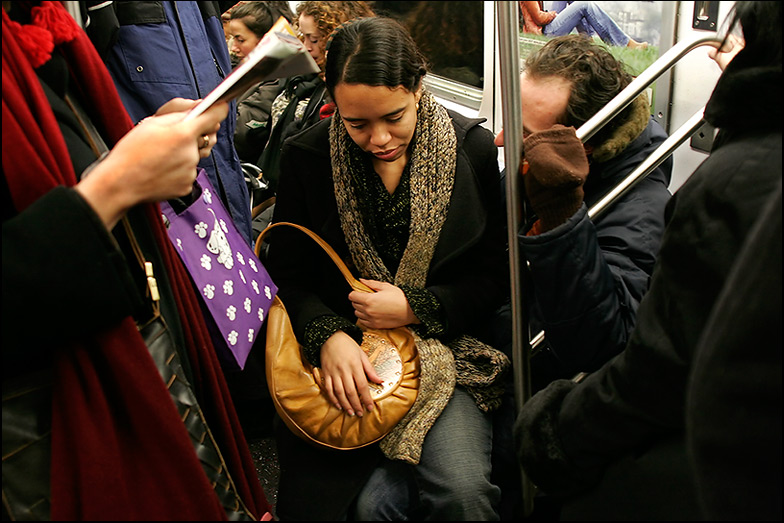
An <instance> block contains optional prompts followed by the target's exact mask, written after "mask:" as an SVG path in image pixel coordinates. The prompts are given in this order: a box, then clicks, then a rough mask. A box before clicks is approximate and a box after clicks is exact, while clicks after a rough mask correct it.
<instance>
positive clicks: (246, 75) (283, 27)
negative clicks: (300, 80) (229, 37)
mask: <svg viewBox="0 0 784 523" xmlns="http://www.w3.org/2000/svg"><path fill="white" fill-rule="evenodd" d="M318 71H319V67H318V65H317V64H316V62H315V60H313V57H312V56H310V53H308V50H307V49H305V46H304V45H303V44H302V42H300V40H299V38H297V37H296V36H295V35H294V31H293V30H292V28H291V25H290V24H289V23H288V21H287V20H286V19H285V18H283V17H280V18H279V19H278V21H277V22H275V25H273V26H272V28H271V29H270V30H269V32H267V34H266V35H264V38H262V39H261V40H260V41H259V43H258V44H257V45H256V47H255V48H254V49H253V51H251V52H250V53H249V54H248V56H247V57H245V59H244V60H243V61H242V62H240V64H239V65H238V66H237V67H235V68H234V70H233V71H232V72H231V73H230V74H229V75H228V76H227V77H226V78H225V79H224V80H223V81H222V82H221V83H220V84H219V85H218V86H217V87H216V88H215V89H213V90H212V91H211V92H210V94H208V95H207V96H205V97H204V99H203V100H202V101H201V102H199V103H198V104H197V105H196V106H195V107H194V108H193V109H191V111H190V112H189V113H188V115H187V116H186V117H185V119H186V120H190V119H192V118H195V117H197V116H198V115H200V114H201V113H203V112H204V111H206V110H207V109H208V108H209V107H211V106H212V105H213V104H215V103H218V102H222V101H226V100H233V99H234V98H237V97H238V96H239V95H241V94H242V93H244V92H245V91H246V90H247V89H249V88H250V87H251V86H252V85H254V84H257V83H259V82H265V81H267V80H272V79H275V78H287V77H289V76H294V75H298V74H309V73H317V72H318Z"/></svg>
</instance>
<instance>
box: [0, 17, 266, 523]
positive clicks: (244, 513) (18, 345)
mask: <svg viewBox="0 0 784 523" xmlns="http://www.w3.org/2000/svg"><path fill="white" fill-rule="evenodd" d="M31 4H33V3H32V2H4V3H3V12H2V17H3V22H2V23H3V30H2V40H3V61H2V64H3V141H2V147H3V154H2V162H3V185H2V187H3V189H2V201H3V208H2V212H3V309H2V310H3V329H2V330H3V344H2V347H3V349H2V350H3V451H4V456H3V508H4V513H3V520H6V519H9V518H10V517H11V516H12V515H13V517H14V518H19V519H23V518H31V519H38V520H45V519H52V520H61V521H68V520H85V519H88V520H98V521H106V520H156V521H162V520H174V519H181V520H196V519H209V520H219V519H226V518H227V517H231V518H238V519H256V520H258V519H259V518H260V517H262V515H263V514H264V513H265V512H267V511H269V510H270V507H269V504H268V503H267V500H266V499H265V497H264V493H263V491H262V489H261V485H260V484H259V481H258V477H257V476H256V470H255V467H254V466H253V461H252V459H251V455H250V451H249V450H248V447H247V444H246V442H245V440H244V438H243V436H242V433H241V431H240V429H239V426H238V422H237V418H236V413H235V411H234V407H233V405H232V402H231V399H230V398H229V397H228V393H227V390H226V383H225V381H224V377H223V373H222V372H221V369H220V365H219V363H218V360H217V356H216V354H215V351H214V349H213V346H212V342H211V341H210V337H209V332H208V330H207V326H206V324H205V323H204V319H203V316H202V313H201V310H200V308H199V302H198V299H199V298H198V296H197V295H196V294H195V293H194V291H193V286H192V284H191V282H190V279H189V275H188V273H187V271H186V269H185V267H184V266H183V265H182V263H181V262H180V259H179V256H178V255H177V253H176V251H175V250H174V247H173V246H172V244H171V242H170V241H169V238H168V237H167V234H166V229H165V228H164V226H163V223H162V221H161V211H160V209H159V207H158V205H157V204H156V202H158V201H161V200H164V199H168V198H175V197H179V196H182V195H184V194H187V193H189V192H190V191H191V188H192V185H193V181H194V179H195V178H196V173H197V170H196V166H197V163H198V161H199V159H200V158H206V157H207V156H209V155H210V154H211V152H212V147H213V145H214V144H215V138H216V134H217V131H218V128H219V127H220V122H221V121H222V120H223V119H224V118H225V117H226V114H227V113H228V110H229V108H228V105H227V104H218V105H216V106H215V107H213V108H211V109H210V110H209V111H207V112H205V113H204V114H202V115H200V116H199V117H198V118H195V119H193V120H191V121H188V122H182V119H183V117H184V115H185V113H184V111H185V110H187V109H190V108H191V107H192V106H193V105H194V104H195V102H194V101H192V100H191V101H185V100H182V99H179V100H174V101H172V102H170V103H169V104H167V105H165V106H164V107H163V108H161V110H160V113H159V114H160V115H159V116H155V117H153V118H150V119H149V120H146V121H145V122H143V123H141V124H139V125H137V126H136V127H133V123H132V121H131V119H130V118H129V116H128V114H127V112H126V111H125V109H124V108H123V105H122V102H121V101H120V97H119V96H118V94H117V91H116V89H115V87H114V85H113V83H112V79H111V77H110V76H109V73H108V71H107V70H106V67H105V66H104V64H103V62H102V61H101V58H100V57H99V55H98V54H97V53H96V51H95V49H94V47H93V46H92V44H91V42H90V40H89V39H88V38H87V36H86V35H85V33H84V32H83V31H82V29H81V28H80V27H79V26H78V25H77V24H76V22H75V21H74V20H73V18H71V16H70V15H69V14H68V13H67V12H66V10H65V9H64V8H63V5H62V2H40V3H36V4H37V5H31ZM6 9H7V10H8V12H7V11H6ZM172 110H178V111H179V112H174V113H172ZM164 112H169V113H172V114H162V113H164ZM103 142H105V143H106V144H108V147H109V148H110V152H109V154H108V155H107V156H105V157H104V158H103V160H102V161H100V162H96V158H97V156H98V154H99V152H100V150H101V149H103V148H104V147H103V146H102V143H103ZM88 170H89V176H88V175H87V173H88ZM126 219H127V224H128V228H127V229H126V228H125V227H123V225H119V224H120V222H121V221H122V222H125V220H126ZM128 231H132V232H133V235H131V234H130V233H129V232H128ZM132 236H134V237H135V238H136V239H137V243H138V246H139V248H138V249H137V250H134V249H132V248H131V246H132V245H133V244H132V242H131V237H132ZM137 255H139V256H143V257H144V259H145V260H147V261H148V262H149V263H150V264H151V266H150V267H151V269H152V271H151V272H152V277H154V278H155V280H157V286H155V288H157V290H158V292H159V293H160V300H159V302H158V303H159V304H160V314H161V316H162V317H163V318H165V320H166V324H167V325H168V327H169V329H168V330H169V332H170V333H171V335H172V339H173V341H174V344H175V345H176V351H175V350H174V348H175V347H173V346H172V345H171V344H168V346H167V347H166V348H167V349H169V350H170V351H171V352H170V353H169V354H168V355H167V356H170V357H171V358H173V359H171V360H170V359H168V358H167V359H166V360H165V361H162V360H156V359H154V358H153V357H151V352H155V353H156V354H158V351H157V348H154V347H153V344H152V343H151V345H150V347H148V346H147V344H146V343H145V341H147V338H144V337H143V336H142V335H140V332H139V329H138V328H137V325H143V324H145V323H146V322H147V321H148V320H150V319H151V317H153V310H154V308H153V307H152V306H151V303H152V299H154V298H152V296H153V293H152V291H151V288H150V287H148V281H149V280H148V276H150V273H149V272H148V273H146V274H145V271H144V269H143V268H142V266H141V265H140V264H139V263H137ZM149 339H150V340H151V341H152V338H151V337H150V338H149ZM158 339H160V340H162V339H164V338H163V337H161V338H158ZM155 347H160V344H155ZM177 357H178V359H179V360H180V361H181V362H182V372H180V371H178V372H177V374H176V376H175V375H174V374H173V371H174V370H177V369H176V367H171V366H170V364H171V361H174V359H176V358H177ZM162 376H165V379H162ZM175 378H176V379H175ZM13 385H17V386H19V387H22V388H24V389H26V390H30V388H31V386H32V385H35V386H36V387H34V388H33V390H36V388H37V390H38V391H39V394H40V397H41V402H40V404H38V405H35V407H37V408H34V409H32V408H31V409H28V410H27V411H25V412H24V414H25V416H26V418H23V419H21V420H20V419H14V418H8V417H7V416H6V413H7V410H6V409H7V406H8V405H9V404H8V403H6V398H7V396H6V393H7V391H8V390H9V388H10V387H12V386H13ZM167 387H171V388H170V389H167ZM40 391H43V392H40ZM193 395H195V397H196V399H197V400H198V401H196V402H194V401H191V400H192V399H193V397H192V396H193ZM173 400H174V401H173ZM178 407H181V409H179V410H178ZM24 419H32V420H34V423H33V424H32V425H31V426H32V427H33V432H32V434H30V433H28V432H26V431H22V432H21V435H22V438H28V437H31V436H32V435H36V432H35V429H38V430H40V433H39V434H40V436H41V438H42V439H41V440H38V442H37V443H38V444H37V445H30V446H29V447H25V448H22V449H20V452H19V453H14V454H13V455H10V454H11V453H10V452H7V445H13V444H14V443H18V442H19V441H20V432H16V433H13V432H10V431H11V430H12V429H13V427H16V428H19V427H20V425H19V424H18V422H19V421H24ZM14 422H17V423H14ZM206 427H209V430H210V432H209V433H207V432H206ZM7 431H9V432H7ZM9 433H10V434H11V436H12V437H8V438H7V435H8V434H9ZM195 436H205V437H204V439H201V438H200V437H195ZM207 436H209V437H207ZM47 438H48V439H47ZM41 441H43V442H44V443H43V445H42V444H41ZM36 448H40V449H41V451H40V453H36ZM30 452H32V454H33V455H32V456H31V458H30V459H31V460H32V459H33V458H37V459H38V461H34V462H31V461H29V460H25V456H27V455H29V453H30ZM221 458H222V459H221ZM19 459H21V460H23V461H22V462H21V463H19V462H17V463H16V468H13V467H12V463H14V461H15V460H19ZM227 473H228V475H227ZM20 476H21V477H20ZM20 483H21V484H22V486H23V488H24V496H23V499H22V501H24V500H29V501H35V502H36V503H35V505H34V506H32V507H25V508H27V509H30V511H25V512H22V513H21V514H20V513H19V512H16V509H18V508H20V506H19V504H18V503H13V504H12V503H11V498H10V496H8V495H7V494H8V493H9V490H10V488H11V484H20ZM36 495H37V496H36ZM227 495H228V498H229V499H228V501H230V504H229V505H226V504H222V501H225V499H226V497H227ZM38 496H40V498H39V497H38ZM39 500H40V502H39ZM16 501H19V500H18V499H16ZM6 511H8V512H10V513H7V512H6Z"/></svg>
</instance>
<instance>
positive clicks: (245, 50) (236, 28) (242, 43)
mask: <svg viewBox="0 0 784 523" xmlns="http://www.w3.org/2000/svg"><path fill="white" fill-rule="evenodd" d="M229 36H231V46H230V47H229V50H230V51H231V53H232V54H234V55H236V56H237V57H238V58H239V59H240V60H242V59H243V58H245V57H246V56H248V54H250V52H251V51H253V49H254V48H255V47H256V44H258V43H259V40H261V39H260V38H259V37H258V36H256V33H254V32H253V31H251V30H250V29H248V26H247V25H245V22H243V21H242V20H241V19H233V20H229Z"/></svg>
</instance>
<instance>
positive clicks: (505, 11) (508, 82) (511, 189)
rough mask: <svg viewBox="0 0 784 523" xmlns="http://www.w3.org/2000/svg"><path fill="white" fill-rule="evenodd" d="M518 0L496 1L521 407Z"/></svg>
mask: <svg viewBox="0 0 784 523" xmlns="http://www.w3.org/2000/svg"><path fill="white" fill-rule="evenodd" d="M517 6H518V4H517V2H495V8H496V14H497V20H498V21H497V23H498V49H499V59H500V66H501V102H502V108H503V109H502V115H503V117H502V119H503V129H504V165H505V166H506V209H507V230H508V236H509V238H508V245H509V273H510V274H509V276H510V281H511V308H512V364H513V368H514V387H515V390H514V392H515V405H516V406H517V408H518V409H519V408H520V407H521V406H522V405H523V404H524V403H525V402H526V401H527V400H528V399H529V398H530V396H531V386H530V379H529V377H530V374H531V373H530V360H529V358H530V352H531V351H530V346H529V341H528V338H529V336H528V313H527V311H526V308H525V307H524V306H523V305H522V301H523V300H522V296H523V295H522V284H521V279H520V263H519V261H518V260H520V255H519V246H518V243H517V230H518V228H519V224H520V210H521V209H522V207H521V206H520V204H519V202H518V201H519V199H520V192H519V189H518V185H519V183H520V182H521V180H520V177H519V176H518V172H519V166H520V161H521V156H522V151H523V139H522V137H523V120H522V103H521V102H520V49H519V47H518V46H519V44H518V41H519V40H518V32H519V29H518V28H519V25H518V24H519V22H518V7H517ZM520 474H521V478H522V497H523V503H522V507H523V513H524V515H525V516H528V515H530V514H531V512H532V511H533V496H534V490H535V488H534V486H533V484H532V483H531V482H530V481H529V480H528V478H527V477H526V475H525V471H524V470H523V469H522V466H521V467H520Z"/></svg>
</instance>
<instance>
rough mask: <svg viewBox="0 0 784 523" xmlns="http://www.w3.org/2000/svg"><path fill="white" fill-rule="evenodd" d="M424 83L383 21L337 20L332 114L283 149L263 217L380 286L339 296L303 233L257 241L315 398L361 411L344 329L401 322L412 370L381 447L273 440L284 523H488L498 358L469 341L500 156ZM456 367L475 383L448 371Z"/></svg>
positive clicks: (493, 246)
mask: <svg viewBox="0 0 784 523" xmlns="http://www.w3.org/2000/svg"><path fill="white" fill-rule="evenodd" d="M425 74H426V67H425V62H424V59H423V57H422V55H421V54H420V53H419V51H418V49H417V48H416V45H415V44H414V42H413V40H412V38H411V37H410V35H409V34H408V33H407V32H406V30H405V29H404V28H403V27H402V26H401V25H400V24H399V23H398V22H396V21H394V20H392V19H390V18H382V17H377V18H376V17H372V18H364V19H359V20H356V21H354V22H350V23H348V24H344V25H343V26H341V27H340V28H338V29H337V30H336V31H335V33H334V34H333V36H332V38H331V41H330V43H329V44H328V45H327V63H326V84H327V88H328V90H329V93H330V95H331V96H332V99H333V100H334V102H335V104H336V112H335V114H334V116H332V118H331V119H327V120H324V121H322V122H320V123H318V124H316V125H315V126H313V127H312V128H310V129H308V130H307V131H305V132H303V133H301V134H299V135H297V136H295V137H293V138H291V139H290V140H288V141H287V142H286V143H285V145H284V146H283V154H282V158H281V177H280V185H279V188H278V200H277V204H276V209H275V215H274V221H276V222H278V221H288V222H294V223H298V224H301V225H304V226H306V227H308V228H310V229H312V230H314V231H315V232H316V233H317V234H318V235H320V236H321V237H322V238H324V240H326V241H327V242H328V243H329V244H330V245H331V246H332V247H333V248H334V249H335V250H336V251H337V253H338V255H339V256H341V258H343V259H346V260H350V262H349V265H350V266H353V267H354V270H355V271H356V273H358V275H359V276H360V277H362V278H363V280H362V281H364V282H365V283H366V284H367V285H369V286H370V287H371V288H373V289H374V290H376V291H377V292H376V293H373V294H370V295H360V294H359V293H357V292H351V293H349V291H350V289H349V288H348V287H347V286H346V285H345V281H344V280H342V279H341V276H340V274H339V273H337V271H335V270H334V266H330V264H331V262H330V260H329V259H328V258H326V257H323V258H322V257H318V256H317V255H316V254H317V253H316V252H315V251H313V248H316V249H318V247H317V246H315V244H312V242H310V240H308V239H307V238H305V237H304V236H301V233H300V232H298V231H291V232H289V231H285V230H276V231H275V232H274V233H273V234H272V237H271V242H270V251H269V263H268V267H269V270H270V273H271V274H272V276H273V278H274V279H275V282H276V283H277V284H278V286H279V296H280V297H281V299H282V300H283V302H284V303H285V304H286V307H287V309H288V312H289V316H290V317H291V320H292V324H293V325H294V329H295V333H296V335H297V337H298V339H299V340H300V341H301V343H302V344H303V346H304V350H305V353H306V355H307V358H308V359H309V360H310V361H311V363H313V364H314V365H316V366H320V367H321V371H322V373H323V375H324V376H326V383H327V385H326V387H327V394H328V396H329V397H330V399H331V400H332V401H333V402H334V403H335V405H336V406H337V405H339V406H340V407H341V408H342V409H343V410H344V411H346V412H347V413H348V414H350V415H359V416H361V415H362V414H363V412H365V411H366V410H369V409H371V408H373V403H372V400H370V395H369V389H368V385H367V383H368V382H369V381H375V382H378V377H377V376H376V374H375V372H374V371H373V370H372V367H370V366H369V363H368V360H367V357H366V355H365V354H364V352H363V351H362V350H361V349H360V347H359V345H358V343H360V342H361V336H362V333H361V331H360V328H359V326H358V325H357V323H359V324H360V325H363V326H366V327H372V328H395V327H400V326H409V327H411V328H412V329H414V330H415V331H416V332H417V333H418V334H419V336H420V337H421V341H419V342H417V349H418V351H419V354H420V358H421V359H422V362H423V364H422V375H421V386H420V389H419V395H418V397H417V401H416V403H415V404H414V406H413V407H412V411H411V412H410V413H409V414H410V415H411V416H413V419H412V422H411V423H405V420H404V422H401V424H399V425H398V426H397V427H396V428H395V429H394V430H393V432H392V433H390V434H389V435H387V436H386V437H385V438H384V439H382V440H381V442H380V443H379V444H375V445H371V446H368V447H365V448H361V449H358V450H351V451H341V452H335V451H329V450H323V449H317V448H315V447H313V446H311V445H310V444H308V443H306V442H305V441H303V440H300V439H299V438H298V437H296V436H295V435H294V434H292V433H291V432H290V431H289V430H288V429H287V428H286V427H285V426H280V427H279V430H278V433H277V437H278V450H279V457H280V464H281V477H280V489H279V493H278V505H277V507H278V513H279V514H280V516H281V517H282V518H284V519H286V518H291V519H304V518H307V519H324V520H330V519H340V518H345V517H346V516H347V515H349V516H350V517H353V519H356V520H373V519H390V520H397V519H420V518H431V519H441V520H478V521H483V520H493V519H498V502H499V497H500V491H499V489H498V487H497V486H495V485H494V484H493V483H492V482H491V481H490V472H491V470H490V453H491V450H492V426H491V416H490V411H492V410H493V409H494V408H495V407H496V406H497V405H498V403H499V401H500V397H499V394H500V393H501V390H502V377H503V372H504V371H505V370H506V369H508V366H509V361H508V359H507V358H506V357H505V356H504V355H503V354H502V353H501V352H500V351H497V350H495V349H493V348H492V347H490V346H488V345H486V344H484V343H483V342H481V341H480V340H479V339H477V338H476V337H475V336H476V333H478V332H479V331H481V330H482V328H483V327H484V326H485V323H486V322H487V321H488V319H489V315H490V312H491V311H492V310H494V309H495V308H496V307H497V306H499V305H500V303H501V301H502V300H503V299H504V297H505V296H506V295H507V293H508V285H509V283H508V282H509V277H508V267H507V258H506V251H505V241H504V230H503V224H504V213H503V207H502V204H501V201H500V192H499V175H498V161H497V154H498V152H497V148H496V146H495V145H493V137H492V134H491V133H490V132H489V131H487V130H486V129H484V128H483V127H481V126H480V125H479V124H480V123H481V120H478V119H468V118H465V117H463V116H461V115H459V114H457V113H453V112H450V111H447V110H446V109H444V107H442V106H441V105H439V104H438V103H437V102H436V101H435V99H434V97H433V95H432V94H431V93H429V92H428V91H427V90H426V89H425V87H424V86H423V84H422V78H423V77H424V75H425ZM352 305H353V307H352ZM469 355H473V356H474V357H478V358H486V359H485V360H484V361H485V363H486V366H485V367H484V368H483V371H482V372H480V371H478V370H477V371H476V372H475V373H471V372H466V371H464V370H458V369H466V368H471V366H470V361H469V360H472V358H471V356H469ZM430 369H432V370H430ZM480 383H481V385H479V384H480ZM341 391H345V393H343V392H341ZM414 485H415V488H413V489H409V486H414ZM352 507H356V508H355V510H354V508H352Z"/></svg>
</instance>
